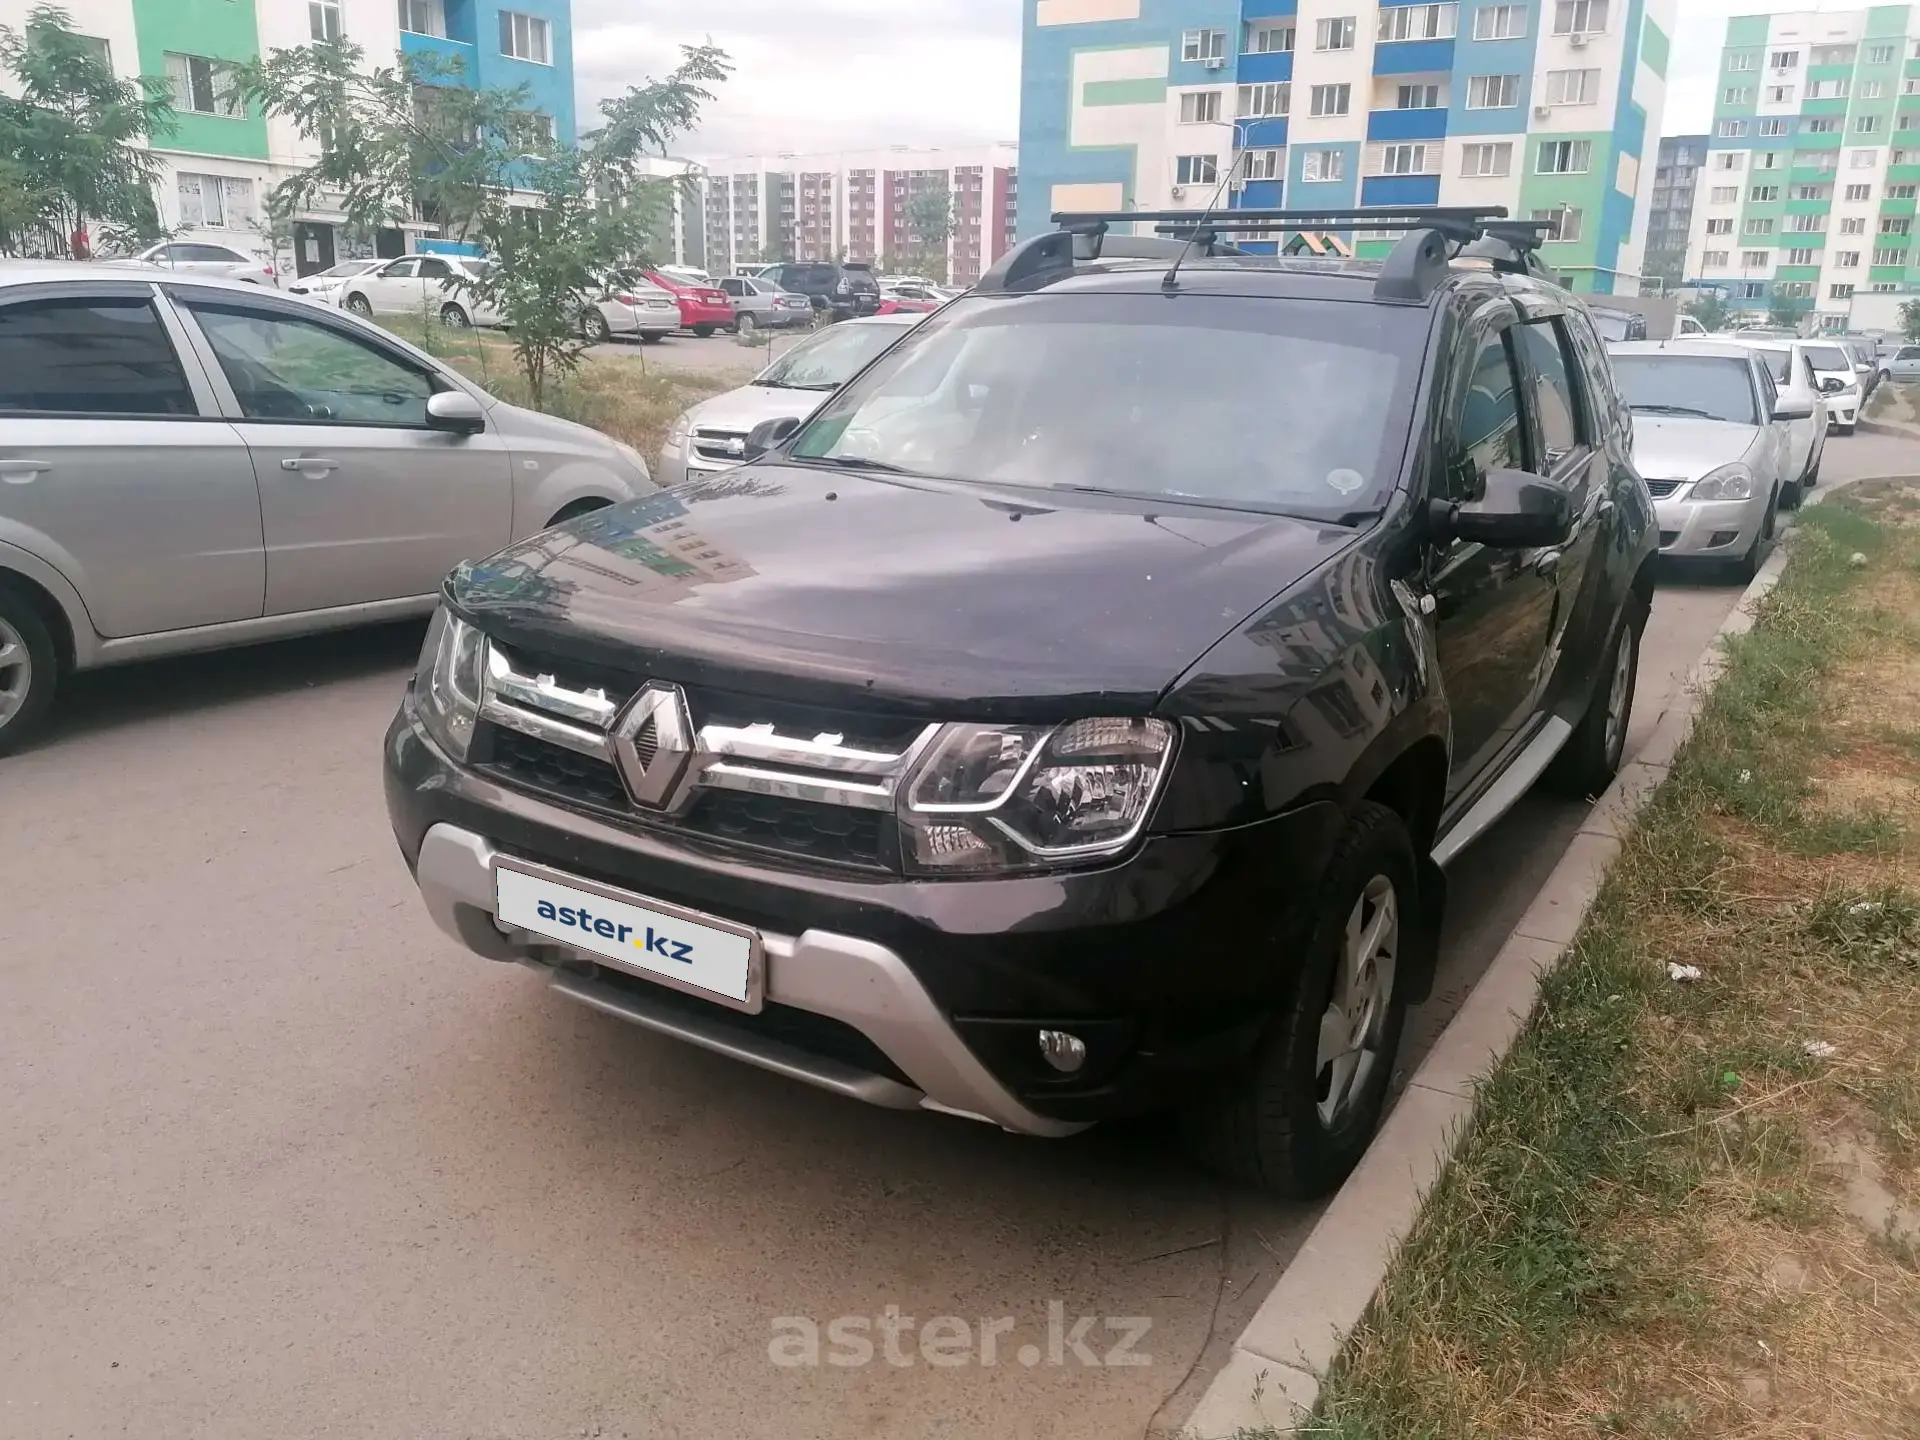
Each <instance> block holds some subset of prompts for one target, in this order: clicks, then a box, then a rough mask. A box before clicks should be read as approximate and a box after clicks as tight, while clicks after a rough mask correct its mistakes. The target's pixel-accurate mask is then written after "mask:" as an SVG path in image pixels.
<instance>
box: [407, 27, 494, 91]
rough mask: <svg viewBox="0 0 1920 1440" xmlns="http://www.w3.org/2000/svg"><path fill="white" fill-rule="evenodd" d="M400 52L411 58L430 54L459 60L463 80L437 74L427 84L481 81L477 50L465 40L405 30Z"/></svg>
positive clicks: (473, 82)
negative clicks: (478, 77)
mask: <svg viewBox="0 0 1920 1440" xmlns="http://www.w3.org/2000/svg"><path fill="white" fill-rule="evenodd" d="M400 53H401V54H402V55H405V56H407V57H409V58H418V57H421V56H430V57H432V58H433V59H435V60H439V61H442V62H449V61H458V62H459V65H460V73H461V80H459V81H456V80H455V79H454V78H453V77H452V76H451V75H449V76H446V77H444V78H441V77H437V76H436V77H434V78H433V79H431V80H427V81H425V83H427V84H435V85H453V84H460V83H464V84H467V85H476V84H478V83H479V82H478V81H477V80H476V79H475V76H477V75H478V74H479V70H478V69H477V68H476V63H475V58H476V52H475V50H474V47H473V46H471V45H468V44H466V43H465V42H464V41H460V40H448V39H445V38H443V37H442V36H439V35H416V34H414V33H413V31H411V30H403V31H401V32H400Z"/></svg>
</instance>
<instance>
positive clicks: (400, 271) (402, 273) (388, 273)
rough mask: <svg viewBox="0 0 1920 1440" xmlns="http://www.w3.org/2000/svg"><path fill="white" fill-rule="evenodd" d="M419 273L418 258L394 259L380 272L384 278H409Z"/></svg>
mask: <svg viewBox="0 0 1920 1440" xmlns="http://www.w3.org/2000/svg"><path fill="white" fill-rule="evenodd" d="M419 273H420V262H419V261H418V260H396V261H394V262H393V263H392V264H391V265H389V266H387V268H386V269H384V270H382V271H381V272H380V276H381V278H382V279H384V280H409V279H411V278H412V277H413V276H415V275H417V274H419Z"/></svg>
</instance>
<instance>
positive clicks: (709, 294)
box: [700, 290, 727, 305]
mask: <svg viewBox="0 0 1920 1440" xmlns="http://www.w3.org/2000/svg"><path fill="white" fill-rule="evenodd" d="M700 298H701V299H703V300H711V301H713V302H714V304H716V305H724V304H726V303H727V292H726V291H724V290H702V291H701V292H700Z"/></svg>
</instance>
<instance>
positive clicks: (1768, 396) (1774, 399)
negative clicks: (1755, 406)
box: [1750, 365, 1780, 420]
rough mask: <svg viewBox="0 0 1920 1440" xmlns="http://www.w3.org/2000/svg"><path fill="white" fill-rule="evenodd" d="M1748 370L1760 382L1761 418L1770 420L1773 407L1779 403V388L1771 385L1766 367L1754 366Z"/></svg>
mask: <svg viewBox="0 0 1920 1440" xmlns="http://www.w3.org/2000/svg"><path fill="white" fill-rule="evenodd" d="M1750 368H1751V369H1752V371H1753V374H1754V376H1755V378H1756V379H1758V380H1759V382H1760V408H1761V418H1762V419H1768V420H1770V419H1772V418H1773V407H1774V406H1775V405H1776V404H1778V403H1779V401H1780V390H1779V387H1777V386H1776V385H1775V384H1774V383H1773V376H1772V375H1771V374H1770V373H1769V372H1768V370H1767V367H1766V366H1764V365H1755V366H1752V367H1750Z"/></svg>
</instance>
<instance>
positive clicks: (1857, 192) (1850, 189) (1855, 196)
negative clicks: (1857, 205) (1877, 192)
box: [1847, 185, 1873, 200]
mask: <svg viewBox="0 0 1920 1440" xmlns="http://www.w3.org/2000/svg"><path fill="white" fill-rule="evenodd" d="M1872 198H1873V186H1871V185H1849V186H1847V199H1849V200H1871V199H1872Z"/></svg>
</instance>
